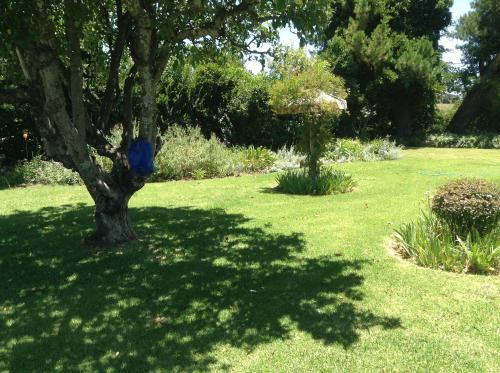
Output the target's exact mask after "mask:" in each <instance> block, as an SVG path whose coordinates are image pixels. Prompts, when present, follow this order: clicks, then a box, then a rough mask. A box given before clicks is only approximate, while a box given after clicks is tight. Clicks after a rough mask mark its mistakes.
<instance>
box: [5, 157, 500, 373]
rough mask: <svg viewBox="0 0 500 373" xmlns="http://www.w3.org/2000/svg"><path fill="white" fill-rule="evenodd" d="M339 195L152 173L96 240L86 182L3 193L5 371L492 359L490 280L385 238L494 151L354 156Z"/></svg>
mask: <svg viewBox="0 0 500 373" xmlns="http://www.w3.org/2000/svg"><path fill="white" fill-rule="evenodd" d="M341 167H342V168H345V169H347V170H348V171H349V172H351V173H352V174H353V175H354V176H355V178H356V179H357V180H358V186H357V187H356V189H355V190H354V191H353V192H352V193H349V194H345V195H334V196H326V197H307V196H290V195H284V194H278V193H275V192H273V190H272V189H271V188H272V187H273V185H274V178H275V175H272V174H270V175H258V176H244V177H239V178H227V179H217V180H206V181H189V182H170V183H158V184H150V185H147V186H146V187H145V188H144V189H143V190H142V191H140V192H139V193H138V194H137V195H136V196H135V197H134V198H133V200H132V201H131V208H132V214H133V219H134V221H135V223H136V226H137V230H138V232H139V234H140V235H141V237H142V239H141V240H140V241H138V242H135V243H133V244H130V245H127V246H125V247H123V248H121V249H120V250H108V251H104V252H103V251H101V252H90V251H88V249H86V248H85V247H84V246H83V245H82V238H83V237H84V235H86V234H88V232H90V230H91V228H92V224H93V222H92V206H91V200H90V198H89V196H88V195H87V193H86V192H85V190H84V189H83V188H82V187H30V188H19V189H13V190H2V191H0V283H1V288H0V372H3V371H11V372H31V371H46V372H54V371H62V372H70V371H89V372H90V371H92V372H97V371H110V372H111V371H116V372H122V371H133V372H146V371H164V372H175V371H189V372H195V371H209V370H212V371H235V372H332V371H339V372H358V371H361V372H392V371H394V372H406V371H407V372H430V371H433V372H434V371H441V372H471V371H477V372H499V371H500V368H499V365H498V363H499V362H500V278H499V277H498V276H489V277H488V276H475V275H461V274H453V273H445V272H440V271H436V270H429V269H423V268H419V267H416V266H414V265H412V264H410V263H407V262H403V261H401V260H399V259H396V258H394V257H392V256H391V255H390V253H388V252H387V251H386V249H385V248H384V239H386V238H387V237H388V236H389V235H390V234H391V232H392V230H393V228H394V227H395V226H397V225H398V224H400V223H401V222H403V221H407V220H409V219H412V218H414V217H415V216H416V215H417V212H418V210H419V207H420V206H421V205H422V203H423V202H424V201H425V198H426V197H425V192H426V191H434V190H435V189H436V188H437V187H438V186H439V185H441V184H443V183H444V182H445V181H446V180H448V179H450V178H456V177H460V176H477V177H482V178H488V179H491V180H497V181H500V151H499V150H469V149H463V150H454V149H448V150H446V149H417V150H407V151H405V152H404V158H403V159H402V160H400V161H391V162H374V163H354V164H349V165H345V166H341Z"/></svg>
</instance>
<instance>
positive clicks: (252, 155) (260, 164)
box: [239, 145, 276, 172]
mask: <svg viewBox="0 0 500 373" xmlns="http://www.w3.org/2000/svg"><path fill="white" fill-rule="evenodd" d="M239 152H240V154H241V156H242V162H243V166H244V169H245V171H247V172H259V171H262V170H266V169H268V168H269V167H271V166H272V165H273V163H274V162H275V160H276V156H275V155H274V154H273V153H272V152H271V151H270V150H269V149H266V148H264V147H262V146H259V147H257V148H255V147H254V146H253V145H250V146H249V147H248V148H242V149H241V150H240V151H239Z"/></svg>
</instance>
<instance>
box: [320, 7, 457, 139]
mask: <svg viewBox="0 0 500 373" xmlns="http://www.w3.org/2000/svg"><path fill="white" fill-rule="evenodd" d="M451 4H452V1H451V0H425V1H410V0H405V1H393V0H334V1H332V8H333V14H334V16H333V18H332V20H331V22H330V26H329V28H328V30H327V33H326V39H325V42H324V45H325V48H324V52H323V55H324V56H325V57H326V58H327V59H328V60H329V61H330V63H331V65H332V68H333V72H334V73H335V74H337V75H340V76H342V77H343V78H344V79H345V81H346V85H347V87H348V89H349V97H348V107H349V113H348V114H347V115H345V116H344V118H343V125H342V126H340V128H341V129H342V128H343V132H341V134H343V135H350V136H352V135H355V136H361V137H373V136H380V135H393V136H395V137H397V138H399V140H400V141H402V142H406V143H408V142H412V140H413V141H415V140H416V138H415V136H417V135H419V134H421V133H422V132H424V131H425V129H426V128H427V127H429V126H430V125H431V123H432V122H433V116H434V112H435V101H436V95H437V93H438V92H439V91H440V90H441V74H442V73H443V65H442V63H441V62H440V58H439V52H438V40H439V37H440V35H441V32H442V30H443V29H444V28H445V27H446V26H447V25H448V24H449V23H450V21H451V14H450V11H449V8H450V6H451Z"/></svg>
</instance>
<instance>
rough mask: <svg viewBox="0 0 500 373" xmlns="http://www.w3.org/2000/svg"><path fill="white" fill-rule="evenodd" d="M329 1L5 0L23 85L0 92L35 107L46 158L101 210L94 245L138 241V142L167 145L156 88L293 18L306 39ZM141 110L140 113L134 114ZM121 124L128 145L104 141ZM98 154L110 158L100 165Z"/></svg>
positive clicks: (7, 36) (0, 43)
mask: <svg viewBox="0 0 500 373" xmlns="http://www.w3.org/2000/svg"><path fill="white" fill-rule="evenodd" d="M327 5H328V1H327V0H315V1H307V2H298V1H292V0H276V1H269V0H266V1H264V0H242V1H236V0H235V1H230V0H227V1H205V0H189V1H186V0H169V1H166V0H164V1H162V0H157V1H142V0H99V1H97V0H88V1H82V0H64V1H57V0H3V1H2V2H1V4H0V32H1V36H0V57H1V58H4V59H6V60H8V61H9V62H11V63H15V64H16V65H17V67H18V70H17V71H18V72H19V74H20V75H21V73H22V76H23V80H24V82H23V85H22V86H16V87H6V88H5V89H2V92H1V94H0V97H1V98H2V100H3V101H4V102H10V103H14V104H15V103H17V102H20V101H24V102H29V103H30V107H31V108H32V111H33V118H34V119H35V121H36V126H37V128H38V130H39V132H40V135H41V138H42V140H43V143H44V147H45V150H46V153H47V154H48V155H49V156H50V157H52V158H54V159H57V160H60V161H62V162H63V163H64V165H65V166H67V167H69V168H71V169H74V170H76V171H77V172H78V173H79V174H80V176H81V178H82V180H83V182H84V183H85V186H86V187H87V189H88V191H89V193H90V195H91V196H92V198H93V200H94V202H95V205H96V213H95V219H96V225H97V230H96V232H95V234H94V235H93V237H92V239H93V241H94V242H96V243H100V242H109V243H115V242H122V241H127V240H131V239H133V238H135V233H134V230H133V227H132V224H131V221H130V218H129V214H128V202H129V199H130V198H131V196H132V195H133V194H134V193H135V192H136V191H138V190H139V189H141V188H142V187H143V186H144V183H145V181H146V179H145V177H143V176H140V175H138V174H137V173H135V172H134V171H133V170H132V169H131V167H130V165H129V162H128V157H127V155H128V150H129V148H130V146H131V144H132V143H133V140H134V139H135V138H137V137H139V138H141V139H143V140H146V141H148V142H149V144H151V147H152V151H153V153H155V152H157V150H158V149H159V147H160V146H161V143H160V142H159V141H158V138H159V137H158V135H159V133H160V131H161V129H160V128H159V125H158V123H159V121H158V110H157V90H158V83H159V81H160V79H161V77H162V75H163V72H164V70H165V67H166V66H167V65H168V63H169V61H171V60H172V59H173V58H179V57H182V56H183V55H186V54H189V53H191V54H193V55H197V56H199V57H201V58H203V56H207V55H209V54H211V53H214V52H216V51H218V50H221V49H224V48H230V49H233V50H242V49H243V48H245V47H247V46H248V41H249V40H254V41H255V42H257V43H259V42H262V41H264V40H269V39H270V38H272V37H273V36H275V35H276V32H275V30H276V29H277V28H279V27H283V26H284V25H286V24H287V23H289V22H292V23H293V24H294V25H295V27H297V28H298V29H299V30H302V32H303V34H304V35H317V34H320V33H321V31H322V25H324V24H325V23H326V20H327V17H328V15H329V13H330V10H329V9H328V7H327ZM135 107H137V110H134V108H135ZM116 123H121V125H122V128H123V131H122V137H121V143H120V144H119V145H118V146H115V145H113V144H112V143H111V142H110V141H109V140H108V137H107V135H108V134H109V132H110V129H111V128H112V127H113V126H114V125H115V124H116ZM92 151H96V152H97V153H98V154H100V155H101V156H104V157H107V158H109V159H110V160H111V161H112V162H113V168H112V171H111V172H106V171H105V170H104V169H102V168H101V167H100V166H99V164H98V162H96V160H95V159H94V158H93V156H92Z"/></svg>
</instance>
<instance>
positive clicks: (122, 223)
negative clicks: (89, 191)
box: [87, 192, 137, 246]
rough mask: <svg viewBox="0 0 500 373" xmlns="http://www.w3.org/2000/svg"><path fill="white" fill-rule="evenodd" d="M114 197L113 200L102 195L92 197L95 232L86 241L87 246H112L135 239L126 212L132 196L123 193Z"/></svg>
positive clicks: (118, 193)
mask: <svg viewBox="0 0 500 373" xmlns="http://www.w3.org/2000/svg"><path fill="white" fill-rule="evenodd" d="M115 195H116V197H114V198H109V197H108V196H105V195H102V194H99V195H97V196H93V197H94V202H95V208H96V209H95V222H96V231H95V232H94V233H93V234H92V235H91V236H90V237H89V238H88V239H87V243H88V244H91V245H96V246H101V245H106V244H109V245H114V244H119V243H123V242H128V241H131V240H135V239H136V238H137V235H136V233H135V231H134V228H133V226H132V221H131V219H130V215H129V210H128V202H129V200H130V197H131V196H132V195H129V194H126V193H123V192H116V193H115Z"/></svg>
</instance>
